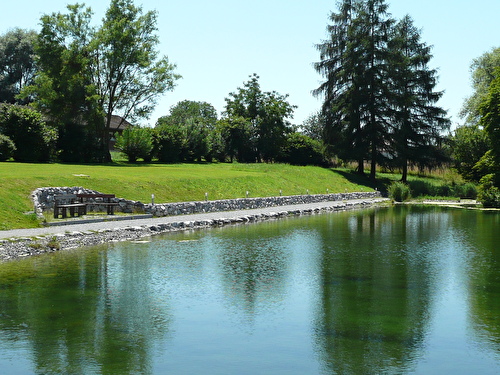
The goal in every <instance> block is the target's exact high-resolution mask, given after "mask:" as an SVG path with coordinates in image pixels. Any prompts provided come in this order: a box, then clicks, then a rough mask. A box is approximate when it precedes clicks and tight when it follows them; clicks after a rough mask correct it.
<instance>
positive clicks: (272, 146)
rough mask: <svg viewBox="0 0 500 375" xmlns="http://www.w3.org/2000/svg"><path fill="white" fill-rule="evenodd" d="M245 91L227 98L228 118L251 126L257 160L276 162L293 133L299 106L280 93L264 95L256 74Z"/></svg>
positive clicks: (242, 90)
mask: <svg viewBox="0 0 500 375" xmlns="http://www.w3.org/2000/svg"><path fill="white" fill-rule="evenodd" d="M249 78H250V79H249V80H248V81H247V82H245V83H244V85H243V87H240V88H238V90H237V91H236V92H232V93H230V94H229V97H228V98H226V111H225V116H227V117H229V118H231V117H241V118H244V119H246V120H247V121H248V122H249V123H250V125H251V131H252V133H253V137H252V138H253V140H254V144H253V147H254V150H255V158H257V160H259V161H261V160H264V161H272V160H275V159H276V158H277V157H278V155H279V151H280V147H282V145H283V144H284V141H285V138H286V134H287V133H289V132H290V131H291V124H290V122H289V119H292V118H293V112H294V110H295V108H296V106H294V105H291V104H290V103H288V101H287V98H288V95H282V94H280V93H278V92H276V91H267V92H263V91H262V90H261V88H260V84H259V76H258V75H257V74H253V75H251V76H250V77H249Z"/></svg>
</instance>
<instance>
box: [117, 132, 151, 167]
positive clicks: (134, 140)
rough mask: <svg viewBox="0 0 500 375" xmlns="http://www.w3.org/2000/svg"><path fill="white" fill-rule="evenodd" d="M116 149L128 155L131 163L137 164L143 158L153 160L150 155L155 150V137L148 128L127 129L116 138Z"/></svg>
mask: <svg viewBox="0 0 500 375" xmlns="http://www.w3.org/2000/svg"><path fill="white" fill-rule="evenodd" d="M115 147H116V148H117V149H118V150H120V151H121V152H122V153H124V154H125V155H127V158H128V161H129V162H132V163H134V162H136V161H137V159H139V158H143V159H146V160H151V159H150V158H149V155H150V154H151V151H152V150H153V136H152V132H151V129H148V128H140V127H134V128H127V129H125V130H124V131H123V133H122V134H121V135H119V136H118V137H117V138H116V145H115Z"/></svg>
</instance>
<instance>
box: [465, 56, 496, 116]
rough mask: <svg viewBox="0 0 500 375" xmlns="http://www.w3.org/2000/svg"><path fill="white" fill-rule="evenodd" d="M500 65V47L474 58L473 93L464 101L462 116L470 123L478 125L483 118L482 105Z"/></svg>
mask: <svg viewBox="0 0 500 375" xmlns="http://www.w3.org/2000/svg"><path fill="white" fill-rule="evenodd" d="M499 67H500V48H493V49H492V50H491V51H489V52H486V53H484V54H483V55H481V56H480V57H478V58H477V59H474V61H473V62H472V64H471V66H470V70H471V72H472V77H471V78H472V89H473V93H472V95H471V96H470V97H469V98H467V99H466V100H465V102H464V105H463V108H462V111H461V113H460V114H461V116H462V117H465V118H466V120H467V123H468V124H469V125H478V124H479V121H480V119H481V116H482V115H481V113H480V107H481V105H482V103H483V102H484V101H485V99H486V97H487V96H488V93H489V90H490V85H491V82H492V81H493V79H494V78H495V69H497V68H499Z"/></svg>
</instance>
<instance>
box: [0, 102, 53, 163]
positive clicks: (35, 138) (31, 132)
mask: <svg viewBox="0 0 500 375" xmlns="http://www.w3.org/2000/svg"><path fill="white" fill-rule="evenodd" d="M0 133H2V134H4V135H6V136H8V137H9V138H10V139H11V140H12V141H13V142H14V144H15V147H16V150H15V151H14V155H13V157H14V160H16V161H21V162H29V161H31V162H45V161H49V160H51V158H52V157H53V154H54V150H55V143H56V141H57V131H56V130H55V129H53V128H51V127H50V126H48V125H47V124H46V123H45V122H44V121H43V120H42V115H41V114H40V113H39V112H37V111H35V110H33V109H31V108H29V107H23V106H18V105H10V104H5V105H2V106H0Z"/></svg>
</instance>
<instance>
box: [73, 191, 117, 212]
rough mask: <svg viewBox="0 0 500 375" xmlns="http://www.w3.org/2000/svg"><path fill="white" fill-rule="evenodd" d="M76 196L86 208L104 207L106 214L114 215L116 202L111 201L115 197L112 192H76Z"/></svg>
mask: <svg viewBox="0 0 500 375" xmlns="http://www.w3.org/2000/svg"><path fill="white" fill-rule="evenodd" d="M76 196H77V198H78V199H79V200H80V203H82V204H85V205H86V207H87V208H88V207H89V206H104V207H106V212H107V214H108V215H114V213H115V207H116V206H118V203H116V202H113V201H112V200H113V199H114V198H115V195H114V194H76Z"/></svg>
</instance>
